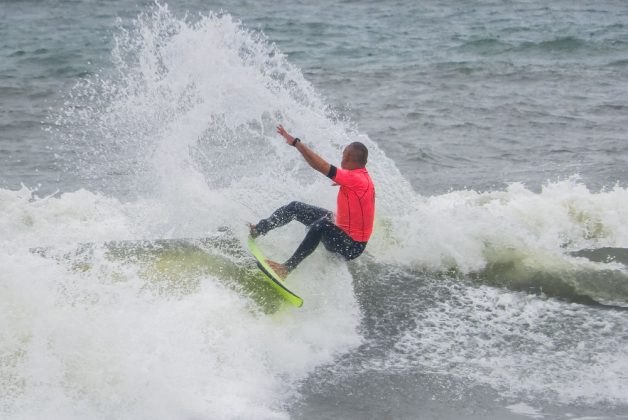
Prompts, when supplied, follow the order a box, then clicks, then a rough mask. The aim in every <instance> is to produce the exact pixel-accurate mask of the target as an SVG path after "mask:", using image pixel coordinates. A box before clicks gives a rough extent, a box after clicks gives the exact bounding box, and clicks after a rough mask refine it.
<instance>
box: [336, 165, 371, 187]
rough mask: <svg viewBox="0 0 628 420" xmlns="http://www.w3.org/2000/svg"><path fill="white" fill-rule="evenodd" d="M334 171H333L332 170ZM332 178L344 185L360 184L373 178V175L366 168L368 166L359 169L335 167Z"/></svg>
mask: <svg viewBox="0 0 628 420" xmlns="http://www.w3.org/2000/svg"><path fill="white" fill-rule="evenodd" d="M330 172H332V171H330ZM330 175H333V177H332V176H330V178H331V179H332V180H333V181H334V182H337V183H338V184H340V185H344V186H360V185H362V184H365V183H368V182H370V180H371V177H370V175H369V173H368V171H367V170H366V168H359V169H351V170H349V169H341V168H335V171H334V173H333V174H331V173H330Z"/></svg>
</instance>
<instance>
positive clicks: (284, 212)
mask: <svg viewBox="0 0 628 420" xmlns="http://www.w3.org/2000/svg"><path fill="white" fill-rule="evenodd" d="M332 217H333V214H332V213H331V212H330V211H328V210H325V209H322V208H320V207H314V206H310V205H309V204H305V203H301V202H299V201H293V202H292V203H290V204H288V205H287V206H283V207H280V208H279V209H277V210H276V211H275V212H274V213H273V214H272V215H271V216H270V217H269V218H268V219H262V220H260V221H259V222H258V223H257V225H256V226H255V229H256V230H257V233H258V234H260V235H265V234H266V233H268V232H269V231H270V230H272V229H275V228H278V227H280V226H283V225H285V224H287V223H288V222H290V221H292V220H294V219H296V220H298V221H299V222H301V223H303V224H304V225H306V226H308V227H309V229H308V232H307V234H306V235H305V238H304V239H303V242H301V245H299V247H298V248H297V250H296V251H295V252H294V254H293V255H292V257H290V259H288V261H286V262H285V263H284V265H285V266H286V267H287V268H288V270H290V271H292V270H294V268H295V267H296V266H297V265H299V264H300V263H301V261H303V260H304V259H305V257H307V256H308V255H310V254H311V253H312V252H314V250H315V249H316V247H317V246H318V244H319V243H320V242H321V241H322V242H323V245H325V248H326V249H327V250H328V251H330V252H335V253H337V254H340V255H342V256H343V257H345V259H347V260H352V259H354V258H356V257H358V256H359V255H360V254H362V251H364V248H365V247H366V242H358V241H354V240H353V239H351V237H350V236H349V235H347V234H346V233H345V232H344V231H343V230H342V229H340V228H339V227H338V226H336V225H335V224H334V222H332Z"/></svg>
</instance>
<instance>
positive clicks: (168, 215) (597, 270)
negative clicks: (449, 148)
mask: <svg viewBox="0 0 628 420" xmlns="http://www.w3.org/2000/svg"><path fill="white" fill-rule="evenodd" d="M114 44H115V47H114V48H113V51H112V54H111V61H112V63H113V66H112V68H109V69H102V70H101V71H100V72H98V73H96V74H94V75H92V76H90V77H87V78H86V79H84V80H83V81H81V82H80V83H78V84H77V85H76V87H74V88H73V89H72V90H71V92H69V93H68V96H67V100H66V105H65V106H64V107H63V108H62V109H61V110H55V111H54V112H55V117H54V119H55V121H54V122H55V124H54V127H55V128H54V130H52V131H51V132H50V136H51V137H52V138H55V139H58V140H59V141H61V142H62V143H63V145H62V149H63V150H64V151H65V152H66V153H69V152H71V153H74V154H76V159H75V160H74V161H73V164H76V167H67V168H65V170H66V171H67V172H70V173H75V174H77V176H78V177H80V179H81V182H82V183H83V185H84V188H82V189H79V190H76V191H74V192H63V193H56V194H52V195H47V196H40V195H39V194H38V192H37V190H36V189H32V188H29V187H27V186H23V187H22V188H21V189H19V190H8V189H1V190H0V231H1V232H2V239H0V266H1V267H2V273H0V414H1V416H2V417H3V418H10V419H23V418H43V417H47V418H66V419H83V418H112V417H113V418H164V419H165V418H218V419H222V418H225V419H227V418H264V419H275V418H277V419H283V418H290V417H299V416H305V414H299V412H298V411H295V410H297V408H295V407H297V405H295V401H306V400H307V398H308V395H307V392H306V389H307V388H308V384H309V383H310V382H308V381H312V380H313V379H311V378H315V377H316V374H319V375H322V376H324V372H326V371H330V372H332V373H333V375H332V376H333V377H334V379H326V381H328V382H329V383H327V382H325V383H323V385H324V386H330V387H333V386H334V383H335V382H334V381H341V380H342V378H343V377H348V376H350V374H352V372H347V369H348V368H347V367H346V366H347V365H351V366H352V368H351V369H353V368H354V367H353V366H359V369H360V371H361V373H364V374H367V373H369V372H377V373H381V374H382V375H383V374H391V372H392V373H395V374H400V375H407V377H412V376H413V375H417V374H418V373H417V372H421V373H422V374H423V373H425V372H428V373H430V374H434V375H437V376H440V377H448V378H452V379H451V380H452V381H454V382H456V381H462V382H464V383H466V384H468V387H469V389H471V388H473V387H474V386H480V387H487V389H490V390H491V392H494V393H495V398H496V400H499V399H501V400H503V401H504V402H505V403H504V404H506V403H508V404H519V403H521V404H523V407H524V408H525V407H528V406H531V407H532V408H531V410H532V411H531V413H532V414H533V415H537V414H538V410H537V409H534V407H537V404H540V405H542V404H545V403H548V404H583V405H585V406H586V405H587V404H589V405H592V406H595V404H608V405H610V406H620V407H621V406H628V392H626V390H628V377H626V375H625V374H624V373H623V372H626V370H627V369H628V319H627V318H626V316H625V311H624V310H623V309H625V308H627V307H628V260H626V259H622V258H621V255H623V254H622V252H623V250H625V249H628V227H627V225H626V220H628V206H626V203H627V202H628V189H627V188H625V187H622V186H620V185H617V186H613V187H609V188H606V189H602V190H601V191H597V192H596V191H591V190H589V189H588V188H587V186H586V185H585V184H584V183H582V182H581V181H580V180H579V179H578V177H576V176H574V177H572V178H570V179H567V180H562V181H554V182H547V183H546V184H545V185H544V186H543V187H542V188H541V190H540V191H533V190H531V189H528V188H526V186H524V185H523V184H519V183H512V184H510V185H509V186H508V187H507V188H505V189H503V190H493V191H474V190H457V191H451V192H448V193H445V194H440V195H435V196H430V197H425V196H421V195H420V194H418V193H417V192H415V191H414V190H413V188H412V187H411V185H410V184H409V182H408V181H407V180H406V179H404V177H403V176H402V175H401V173H400V172H399V170H398V169H397V167H396V165H395V163H394V162H393V161H392V160H391V159H389V158H388V157H387V156H386V155H385V153H384V152H383V151H382V149H381V148H379V147H378V145H377V144H376V143H375V142H373V141H372V140H371V139H370V138H369V137H368V136H366V135H365V134H363V133H361V132H360V130H359V129H358V127H357V126H356V125H355V124H353V123H352V122H351V121H350V120H348V119H347V118H346V117H343V116H341V115H340V114H338V113H337V112H336V111H335V110H334V109H333V108H332V107H330V106H328V105H327V102H326V100H325V98H323V97H322V96H321V95H320V94H319V93H317V91H316V89H315V88H314V87H313V86H312V84H310V83H309V82H308V81H307V80H306V79H305V78H304V76H303V74H302V73H301V71H300V69H299V68H297V67H295V66H294V65H293V64H291V63H290V62H289V61H288V60H287V58H286V57H285V56H284V54H282V52H281V51H280V50H279V49H278V47H277V46H275V45H274V44H273V43H272V42H271V41H269V40H268V39H266V37H265V36H264V35H262V34H260V33H259V32H258V31H252V30H249V29H247V28H246V27H245V26H244V25H243V24H241V23H240V22H238V21H236V20H235V19H234V18H232V17H231V16H230V15H229V14H226V13H223V14H214V13H210V14H208V15H205V16H188V17H185V18H179V17H177V16H175V15H174V14H173V13H171V12H170V11H169V10H168V8H167V7H166V6H162V5H157V6H154V8H153V9H152V10H151V11H150V12H146V13H144V14H142V15H140V16H139V17H138V18H137V19H136V20H135V21H134V22H133V25H131V26H130V27H129V26H127V27H125V26H123V25H121V26H120V27H119V28H118V29H117V31H116V35H115V43H114ZM278 122H279V123H282V124H284V125H285V126H286V127H289V128H290V130H291V132H294V133H298V134H299V136H300V137H301V138H302V139H303V140H304V141H307V142H308V144H310V145H311V146H312V147H313V148H314V149H315V150H316V151H317V153H319V154H321V155H322V156H325V157H327V158H328V159H330V160H333V159H336V158H337V157H339V156H340V153H341V151H342V148H343V147H344V145H346V144H347V143H349V142H351V141H361V142H363V143H365V144H366V145H367V146H368V148H369V150H370V154H369V166H368V167H369V172H370V173H371V175H372V177H373V179H374V181H375V184H376V185H377V214H376V227H375V231H374V235H373V238H372V240H371V241H370V242H369V245H368V248H367V252H366V254H365V255H364V256H363V258H361V260H359V261H356V262H353V263H350V264H346V263H344V262H342V261H340V260H338V259H336V258H334V257H333V256H331V255H329V254H327V253H325V252H324V251H323V250H318V251H316V252H315V253H314V254H313V255H312V257H311V258H309V259H308V260H306V261H305V262H304V263H303V264H302V265H300V266H299V268H298V269H297V270H296V271H295V272H294V274H293V275H291V277H290V280H289V281H290V286H291V288H293V289H294V290H298V291H299V295H300V296H302V297H303V298H304V300H305V304H304V306H303V308H301V309H296V308H291V307H286V306H281V305H279V306H274V307H273V309H272V310H268V307H266V306H264V305H265V304H264V302H263V301H260V299H257V298H256V295H255V294H254V293H253V294H252V293H250V291H249V289H247V287H248V286H246V285H245V284H244V283H245V282H246V281H247V279H249V280H250V278H251V277H252V276H254V272H255V268H254V264H253V262H252V260H251V258H250V257H249V256H248V255H247V254H246V252H245V251H243V249H244V248H243V247H244V246H245V245H244V244H245V241H246V236H247V230H246V227H245V223H246V222H248V221H255V220H258V219H260V218H261V217H264V216H266V215H268V214H270V212H272V210H274V209H275V208H277V207H278V206H280V205H282V204H285V203H286V202H289V201H292V200H300V201H304V202H310V203H313V204H316V205H319V206H322V207H326V208H333V207H334V203H335V195H336V190H335V188H334V187H332V186H331V185H329V181H328V180H326V179H323V178H321V177H320V176H319V175H317V174H313V173H312V171H310V170H309V169H308V168H307V164H306V163H305V162H303V161H302V160H301V159H299V156H297V155H296V154H295V153H294V150H292V149H291V148H286V147H283V146H284V145H283V144H282V142H281V141H280V139H278V138H277V135H276V133H275V130H274V127H275V125H276V124H277V123H278ZM303 232H304V231H303V228H302V227H301V226H296V225H294V224H293V225H289V226H287V227H286V228H285V229H283V230H281V231H280V232H272V233H270V234H269V235H267V236H266V237H264V238H262V239H261V240H260V242H261V244H262V245H263V246H264V248H265V250H268V254H269V255H272V256H273V257H275V258H277V259H279V260H281V259H282V258H286V257H288V256H289V255H290V254H291V252H292V250H293V249H294V248H295V247H296V246H297V245H298V243H299V241H300V239H301V238H302V236H303ZM159 241H162V242H159ZM155 244H157V245H155ZM601 249H606V250H608V251H607V252H606V254H604V252H602V251H599V250H601ZM595 250H598V251H595ZM595 252H598V254H599V253H602V254H604V255H602V256H601V257H600V258H597V257H596V256H599V255H598V254H595ZM591 255H593V256H594V257H596V258H594V257H592V256H591ZM369 287H370V288H372V290H379V289H380V288H381V289H382V290H383V294H381V295H378V294H376V293H369V291H368V290H369ZM371 319H375V321H374V324H370V323H369V322H370V321H369V320H371ZM393 320H394V322H393ZM379 323H382V324H383V325H389V324H388V323H390V325H392V327H390V328H388V327H386V328H379V327H378V326H379V325H380V324H379ZM339 360H344V361H345V363H338V364H337V365H336V363H337V362H338V361H339ZM347 360H349V361H354V360H358V362H355V363H353V362H351V363H349V362H347ZM321 372H323V373H321ZM353 373H355V372H353ZM338 378H341V379H338ZM456 383H458V382H456ZM323 385H320V386H321V387H322V386H323ZM539 401H541V403H539ZM515 407H520V406H518V405H515ZM511 411H512V412H514V413H520V412H521V410H519V411H516V410H515V409H512V410H511ZM524 411H525V410H524ZM320 416H321V417H324V413H320ZM348 416H349V417H351V416H350V415H348Z"/></svg>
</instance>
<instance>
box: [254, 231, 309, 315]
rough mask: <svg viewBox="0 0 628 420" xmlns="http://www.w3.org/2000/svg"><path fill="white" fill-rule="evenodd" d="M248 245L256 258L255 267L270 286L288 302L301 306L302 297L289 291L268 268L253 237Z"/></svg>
mask: <svg viewBox="0 0 628 420" xmlns="http://www.w3.org/2000/svg"><path fill="white" fill-rule="evenodd" d="M248 245H249V250H251V254H253V256H254V257H255V259H256V260H257V267H258V268H259V269H260V270H261V272H262V273H264V278H265V279H266V281H267V282H268V283H269V284H270V285H271V286H273V287H274V288H275V290H277V292H279V294H280V295H281V296H282V297H283V298H284V299H286V300H287V301H288V302H290V303H291V304H293V305H294V306H296V307H297V308H300V307H301V306H303V299H301V298H300V297H299V296H297V295H295V294H294V293H293V292H292V291H290V289H288V288H287V287H286V286H284V284H283V281H282V280H281V278H280V277H279V276H278V275H277V273H275V271H274V270H273V269H272V268H270V266H269V265H268V263H266V257H264V254H262V251H260V249H259V248H258V247H257V244H256V243H255V240H254V239H253V238H251V237H249V241H248Z"/></svg>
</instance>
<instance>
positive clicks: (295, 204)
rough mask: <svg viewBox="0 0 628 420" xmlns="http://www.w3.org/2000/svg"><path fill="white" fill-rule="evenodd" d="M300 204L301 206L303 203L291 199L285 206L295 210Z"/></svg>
mask: <svg viewBox="0 0 628 420" xmlns="http://www.w3.org/2000/svg"><path fill="white" fill-rule="evenodd" d="M302 206H303V203H302V202H300V201H291V202H290V203H288V205H287V206H286V207H288V208H289V209H291V210H297V209H299V208H300V207H302Z"/></svg>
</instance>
